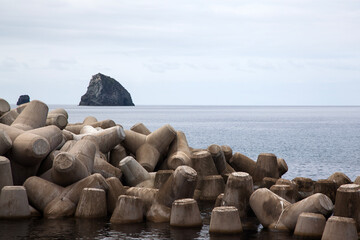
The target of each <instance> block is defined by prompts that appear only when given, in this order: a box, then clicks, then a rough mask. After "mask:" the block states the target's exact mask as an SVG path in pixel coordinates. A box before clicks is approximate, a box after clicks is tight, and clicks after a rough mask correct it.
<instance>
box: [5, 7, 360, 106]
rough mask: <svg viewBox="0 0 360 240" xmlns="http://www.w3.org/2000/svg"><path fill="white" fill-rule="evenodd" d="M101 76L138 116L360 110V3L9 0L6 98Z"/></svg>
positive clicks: (78, 85)
mask: <svg viewBox="0 0 360 240" xmlns="http://www.w3.org/2000/svg"><path fill="white" fill-rule="evenodd" d="M99 72H100V73H102V74H104V75H107V76H110V77H112V78H114V79H116V80H117V81H118V82H120V83H121V84H122V85H123V86H124V87H125V88H126V89H127V90H128V91H129V92H130V94H131V96H132V99H133V101H134V103H135V105H360V94H359V90H360V1H358V0H345V1H344V0H337V1H334V0H316V1H314V0H291V1H289V0H264V1H262V0H251V1H250V0H248V1H241V0H218V1H214V0H198V1H193V0H191V1H190V0H181V1H179V0H172V1H163V0H152V1H149V0H139V1H138V0H131V1H122V0H101V1H100V0H99V1H93V0H76V1H75V0H51V1H49V0H16V1H14V0H0V98H4V99H6V100H7V101H8V102H9V103H16V101H17V99H18V97H19V96H20V95H22V94H28V95H29V96H30V98H31V100H33V99H38V100H41V101H44V102H45V103H48V104H78V103H79V102H80V98H81V96H82V95H83V94H85V92H86V89H87V86H88V84H89V81H90V79H91V77H92V76H93V75H95V74H97V73H99Z"/></svg>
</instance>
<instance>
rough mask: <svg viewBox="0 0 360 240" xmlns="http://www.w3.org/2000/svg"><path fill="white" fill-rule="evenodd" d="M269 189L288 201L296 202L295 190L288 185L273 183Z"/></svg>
mask: <svg viewBox="0 0 360 240" xmlns="http://www.w3.org/2000/svg"><path fill="white" fill-rule="evenodd" d="M270 191H272V192H273V193H275V194H277V195H279V196H280V197H282V198H284V199H286V201H288V202H290V203H295V202H297V200H298V199H297V192H296V191H295V190H294V188H292V187H291V186H290V185H280V184H275V185H272V186H271V187H270Z"/></svg>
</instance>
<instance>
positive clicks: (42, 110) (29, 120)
mask: <svg viewBox="0 0 360 240" xmlns="http://www.w3.org/2000/svg"><path fill="white" fill-rule="evenodd" d="M48 111H49V108H48V106H47V105H46V104H45V103H43V102H41V101H38V100H33V101H31V102H29V103H28V104H27V105H26V107H25V108H24V110H23V111H22V112H21V113H20V114H19V116H18V117H17V118H16V119H15V121H14V122H13V123H12V124H11V126H12V127H15V128H18V129H21V130H25V131H27V130H31V129H35V128H39V127H44V126H45V123H46V117H47V114H48Z"/></svg>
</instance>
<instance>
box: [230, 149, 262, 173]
mask: <svg viewBox="0 0 360 240" xmlns="http://www.w3.org/2000/svg"><path fill="white" fill-rule="evenodd" d="M229 163H230V165H231V166H232V167H233V168H234V169H235V171H237V172H247V173H249V174H250V175H251V176H252V175H253V174H254V171H255V167H256V162H255V161H254V160H252V159H250V158H248V157H247V156H245V155H243V154H241V153H238V152H236V153H234V155H233V156H232V158H231V159H230V161H229Z"/></svg>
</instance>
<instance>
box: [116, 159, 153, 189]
mask: <svg viewBox="0 0 360 240" xmlns="http://www.w3.org/2000/svg"><path fill="white" fill-rule="evenodd" d="M119 165H120V169H121V171H122V172H123V174H124V177H125V180H126V183H127V184H128V185H129V186H132V187H134V186H136V185H138V184H139V183H141V182H143V181H146V180H148V179H150V174H149V173H148V171H146V169H145V168H143V167H142V166H141V165H140V163H138V162H137V161H136V160H135V159H134V158H133V157H130V156H128V157H126V158H124V159H123V160H121V161H120V164H119Z"/></svg>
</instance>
